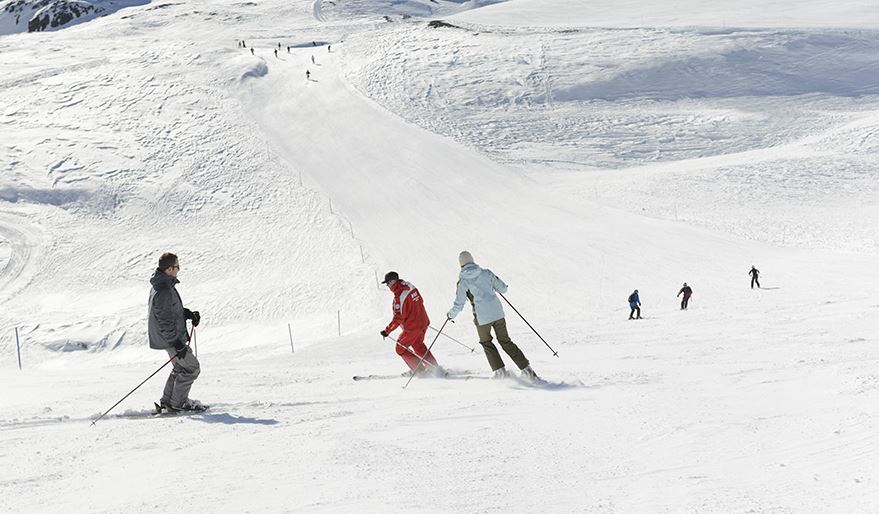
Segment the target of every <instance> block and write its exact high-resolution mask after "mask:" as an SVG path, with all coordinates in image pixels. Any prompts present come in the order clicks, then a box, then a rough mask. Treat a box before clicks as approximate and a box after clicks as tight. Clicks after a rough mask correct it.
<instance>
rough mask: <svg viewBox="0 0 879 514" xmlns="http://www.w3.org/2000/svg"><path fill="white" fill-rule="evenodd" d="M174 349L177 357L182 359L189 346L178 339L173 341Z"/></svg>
mask: <svg viewBox="0 0 879 514" xmlns="http://www.w3.org/2000/svg"><path fill="white" fill-rule="evenodd" d="M174 349H175V350H177V358H178V359H184V358H186V351H187V350H188V349H189V347H188V346H186V345H185V344H184V343H183V341H181V340H179V339H178V340H176V341H174Z"/></svg>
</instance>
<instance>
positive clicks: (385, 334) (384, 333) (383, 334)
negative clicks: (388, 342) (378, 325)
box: [379, 330, 388, 337]
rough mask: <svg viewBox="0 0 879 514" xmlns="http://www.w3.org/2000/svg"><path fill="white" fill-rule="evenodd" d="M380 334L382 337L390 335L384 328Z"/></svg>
mask: <svg viewBox="0 0 879 514" xmlns="http://www.w3.org/2000/svg"><path fill="white" fill-rule="evenodd" d="M379 334H381V335H382V337H388V333H387V332H385V331H384V330H382V331H381V332H379Z"/></svg>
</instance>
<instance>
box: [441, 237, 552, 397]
mask: <svg viewBox="0 0 879 514" xmlns="http://www.w3.org/2000/svg"><path fill="white" fill-rule="evenodd" d="M458 264H460V265H461V273H460V275H459V276H458V290H457V294H456V295H455V303H454V304H453V305H452V308H451V309H449V312H448V314H447V316H448V318H449V319H455V317H456V316H457V315H458V314H460V313H461V310H462V309H464V302H465V301H466V300H470V304H471V305H472V307H473V323H474V324H475V325H476V332H477V334H479V344H481V345H482V348H483V349H484V350H485V357H486V358H487V359H488V364H489V365H490V366H491V370H492V371H493V372H494V376H495V378H503V377H507V376H509V373H508V372H507V369H506V367H505V366H504V361H503V359H502V358H501V355H500V353H499V352H498V350H497V347H496V346H495V345H494V343H493V342H492V338H491V330H492V329H494V334H495V336H496V337H497V341H498V343H499V344H500V345H501V348H503V349H504V352H506V354H507V355H509V356H510V358H511V359H513V362H515V363H516V366H518V367H519V369H520V370H522V376H523V377H525V378H527V379H529V380H540V378H539V377H538V376H537V373H535V372H534V370H533V369H531V365H530V363H529V362H528V359H527V358H525V354H523V353H522V350H520V349H519V347H518V346H516V344H515V343H513V341H512V340H511V339H510V336H509V334H508V333H507V322H506V320H505V319H504V308H503V306H502V305H501V301H500V300H499V299H498V297H497V295H496V294H495V291H497V292H500V293H506V292H507V284H505V283H504V281H503V280H501V279H499V278H498V277H497V275H495V274H494V273H492V272H491V270H489V269H484V268H481V267H479V266H478V265H477V264H476V263H474V262H473V256H472V255H470V252H468V251H466V250H465V251H463V252H461V254H460V255H458Z"/></svg>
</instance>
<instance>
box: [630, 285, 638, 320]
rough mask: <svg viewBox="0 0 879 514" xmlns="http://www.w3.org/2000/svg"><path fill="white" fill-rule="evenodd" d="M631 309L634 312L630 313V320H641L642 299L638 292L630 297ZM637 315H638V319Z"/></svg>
mask: <svg viewBox="0 0 879 514" xmlns="http://www.w3.org/2000/svg"><path fill="white" fill-rule="evenodd" d="M629 307H630V308H631V309H632V312H630V313H629V319H641V298H640V297H639V296H638V290H637V289H635V291H634V292H633V293H632V294H630V295H629ZM635 313H637V314H638V316H637V317H633V316H635Z"/></svg>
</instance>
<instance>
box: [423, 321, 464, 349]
mask: <svg viewBox="0 0 879 514" xmlns="http://www.w3.org/2000/svg"><path fill="white" fill-rule="evenodd" d="M427 328H429V329H431V330H433V331H434V332H439V330H437V329H435V328H433V327H430V326H429V327H427ZM443 337H445V338H447V339H451V340H452V341H454V342H456V343H458V344H459V345H461V346H463V347H464V348H467V349H468V350H470V351H471V352H475V351H476V348H471V347H469V346H467V345H466V344H464V343H462V342H461V341H458V340H457V339H455V338H454V337H452V336H450V335H446V334H443Z"/></svg>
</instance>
